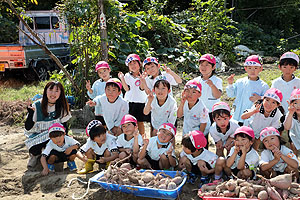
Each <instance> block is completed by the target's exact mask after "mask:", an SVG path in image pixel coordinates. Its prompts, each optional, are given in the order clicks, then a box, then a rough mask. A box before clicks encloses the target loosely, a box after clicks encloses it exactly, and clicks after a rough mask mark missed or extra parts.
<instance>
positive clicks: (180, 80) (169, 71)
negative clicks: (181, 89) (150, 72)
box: [161, 65, 182, 83]
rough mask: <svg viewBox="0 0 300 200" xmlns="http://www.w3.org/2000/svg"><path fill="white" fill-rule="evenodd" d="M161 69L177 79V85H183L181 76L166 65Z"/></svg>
mask: <svg viewBox="0 0 300 200" xmlns="http://www.w3.org/2000/svg"><path fill="white" fill-rule="evenodd" d="M161 67H162V68H163V70H165V71H166V72H167V73H168V74H170V75H171V76H173V78H174V79H175V81H176V83H182V79H181V78H180V76H178V75H177V74H176V73H175V72H173V71H172V70H171V69H170V68H169V67H167V66H166V65H162V66H161Z"/></svg>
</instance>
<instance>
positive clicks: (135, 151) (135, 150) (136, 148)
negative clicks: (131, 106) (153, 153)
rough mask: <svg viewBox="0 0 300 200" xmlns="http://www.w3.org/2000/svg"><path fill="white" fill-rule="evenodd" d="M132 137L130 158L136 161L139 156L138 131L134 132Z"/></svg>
mask: <svg viewBox="0 0 300 200" xmlns="http://www.w3.org/2000/svg"><path fill="white" fill-rule="evenodd" d="M133 135H134V141H133V155H132V157H133V158H134V159H137V158H138V156H139V149H140V148H139V132H138V131H135V132H134V133H133Z"/></svg>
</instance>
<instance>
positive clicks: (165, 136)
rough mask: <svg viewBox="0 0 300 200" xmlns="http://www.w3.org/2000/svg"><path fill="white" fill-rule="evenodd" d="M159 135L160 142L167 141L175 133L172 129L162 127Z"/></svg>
mask: <svg viewBox="0 0 300 200" xmlns="http://www.w3.org/2000/svg"><path fill="white" fill-rule="evenodd" d="M157 137H158V139H159V141H160V142H162V143H167V142H170V140H171V139H172V138H173V134H172V132H171V131H169V130H166V129H163V128H161V129H159V132H158V133H157Z"/></svg>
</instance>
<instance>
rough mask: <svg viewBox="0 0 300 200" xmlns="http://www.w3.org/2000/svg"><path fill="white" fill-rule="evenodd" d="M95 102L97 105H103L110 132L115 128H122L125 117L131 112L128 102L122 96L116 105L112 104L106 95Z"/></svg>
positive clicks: (97, 98) (98, 97)
mask: <svg viewBox="0 0 300 200" xmlns="http://www.w3.org/2000/svg"><path fill="white" fill-rule="evenodd" d="M93 101H94V102H96V104H97V105H98V104H100V105H101V107H102V110H103V118H104V121H105V123H106V126H107V128H108V130H111V129H112V128H113V127H114V126H120V125H121V120H122V118H123V116H124V115H126V114H128V111H129V106H128V102H127V101H125V100H124V99H123V98H122V97H121V96H118V97H117V99H116V101H115V102H114V103H110V102H109V101H108V99H107V97H106V95H105V94H103V95H101V96H97V97H96V98H95V99H94V100H93Z"/></svg>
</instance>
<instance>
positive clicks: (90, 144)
mask: <svg viewBox="0 0 300 200" xmlns="http://www.w3.org/2000/svg"><path fill="white" fill-rule="evenodd" d="M116 139H117V138H116V137H115V136H113V135H111V134H109V133H106V141H105V143H104V144H102V145H101V146H99V145H98V143H97V142H95V141H93V140H91V138H88V139H87V141H86V143H85V144H84V145H83V146H82V147H81V148H80V149H81V150H82V151H83V152H87V151H88V150H89V149H92V150H93V151H94V152H95V153H96V154H97V155H100V156H101V155H103V154H104V152H105V150H106V149H108V151H110V152H111V151H112V150H117V149H118V147H117V142H116Z"/></svg>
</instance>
